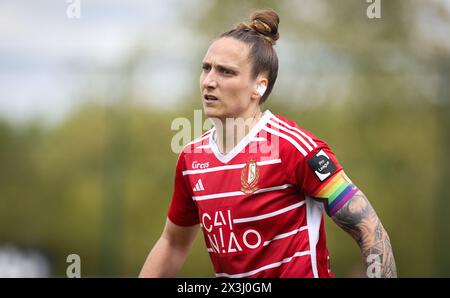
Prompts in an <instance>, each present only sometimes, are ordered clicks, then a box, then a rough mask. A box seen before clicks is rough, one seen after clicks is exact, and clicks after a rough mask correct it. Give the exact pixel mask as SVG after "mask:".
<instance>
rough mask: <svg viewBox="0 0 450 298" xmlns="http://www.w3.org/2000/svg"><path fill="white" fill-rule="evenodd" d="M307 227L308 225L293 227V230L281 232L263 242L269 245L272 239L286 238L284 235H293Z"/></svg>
mask: <svg viewBox="0 0 450 298" xmlns="http://www.w3.org/2000/svg"><path fill="white" fill-rule="evenodd" d="M307 229H308V226H303V227H301V228H300V229H295V230H293V231H290V232H287V233H283V234H280V235H277V236H275V237H273V238H272V240H268V241H265V242H264V246H267V245H269V244H270V242H272V241H274V240H279V239H283V238H286V237H289V236H292V235H295V234H297V233H298V232H301V231H304V230H307Z"/></svg>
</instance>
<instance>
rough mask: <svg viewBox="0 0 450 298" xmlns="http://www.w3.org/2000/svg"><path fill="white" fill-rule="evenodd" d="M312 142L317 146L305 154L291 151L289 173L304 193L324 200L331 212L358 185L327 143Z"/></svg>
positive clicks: (327, 209) (329, 212) (352, 193)
mask: <svg viewBox="0 0 450 298" xmlns="http://www.w3.org/2000/svg"><path fill="white" fill-rule="evenodd" d="M315 143H316V145H317V146H315V148H313V150H311V151H310V152H309V153H308V154H307V155H306V156H303V155H301V154H299V153H298V152H292V153H291V156H290V158H291V164H292V168H291V172H290V173H291V174H290V175H292V177H291V179H292V180H293V181H294V183H295V184H296V185H297V187H298V188H299V189H300V191H301V192H302V193H303V194H304V195H306V196H309V197H312V198H315V199H319V200H320V201H323V202H324V206H325V210H326V212H327V214H328V215H329V216H333V215H334V214H335V213H336V212H337V211H338V210H339V209H340V208H341V207H342V206H343V205H344V204H345V203H346V202H347V201H348V200H349V199H351V198H352V197H353V195H354V194H355V193H356V192H357V191H358V189H357V188H356V187H355V186H354V185H353V183H352V182H351V180H350V179H349V178H348V177H347V175H345V173H344V170H343V168H342V166H341V165H340V163H339V161H338V160H337V158H336V156H335V154H334V153H333V151H332V150H331V149H330V147H329V146H328V144H327V143H326V142H324V141H321V140H318V139H315Z"/></svg>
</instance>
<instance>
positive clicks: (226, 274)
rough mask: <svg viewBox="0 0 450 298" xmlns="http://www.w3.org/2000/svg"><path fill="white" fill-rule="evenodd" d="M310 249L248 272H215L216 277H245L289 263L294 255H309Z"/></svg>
mask: <svg viewBox="0 0 450 298" xmlns="http://www.w3.org/2000/svg"><path fill="white" fill-rule="evenodd" d="M309 254H310V251H309V250H308V251H299V252H296V253H295V254H294V255H293V256H292V257H289V258H285V259H283V260H282V261H280V262H276V263H272V264H269V265H266V266H263V267H260V268H258V269H255V270H252V271H249V272H245V273H239V274H228V273H216V276H217V277H231V278H240V277H247V276H250V275H253V274H256V273H258V272H261V271H264V270H267V269H271V268H276V267H280V266H281V265H283V264H284V263H289V262H290V261H292V259H293V258H295V257H301V256H306V255H309Z"/></svg>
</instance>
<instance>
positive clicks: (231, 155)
mask: <svg viewBox="0 0 450 298" xmlns="http://www.w3.org/2000/svg"><path fill="white" fill-rule="evenodd" d="M272 116H273V114H272V113H271V112H270V111H269V110H266V111H265V112H264V113H263V115H262V117H261V119H259V120H258V122H257V123H256V125H255V126H253V128H252V129H251V130H250V132H249V133H248V134H247V135H246V136H245V137H243V138H242V140H241V141H240V142H239V143H238V144H237V145H236V146H235V147H234V148H233V149H231V150H230V152H228V153H227V154H225V155H224V154H222V153H220V151H219V149H218V147H217V144H216V141H215V136H216V128H213V130H212V132H211V133H210V134H209V143H210V144H211V151H212V152H213V153H214V155H215V157H216V158H217V159H218V160H220V161H221V162H222V163H228V162H229V161H230V160H232V159H233V158H234V157H235V156H236V155H238V154H239V152H241V151H242V150H243V149H244V148H245V147H246V146H247V145H248V143H250V141H251V140H252V139H253V138H254V137H255V136H256V135H257V134H258V133H259V132H260V131H261V129H262V128H263V127H264V126H265V125H266V124H267V122H268V121H269V119H270V118H271V117H272Z"/></svg>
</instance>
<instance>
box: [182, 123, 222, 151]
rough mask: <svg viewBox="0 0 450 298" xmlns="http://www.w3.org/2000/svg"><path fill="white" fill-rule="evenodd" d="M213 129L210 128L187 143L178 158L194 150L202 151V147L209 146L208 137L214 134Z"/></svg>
mask: <svg viewBox="0 0 450 298" xmlns="http://www.w3.org/2000/svg"><path fill="white" fill-rule="evenodd" d="M214 130H215V129H214V128H211V129H210V130H208V131H207V132H205V133H204V134H202V135H201V136H200V137H198V138H195V139H194V140H192V141H191V142H189V143H187V144H186V145H185V146H184V147H183V149H182V150H181V153H180V156H185V155H189V154H192V153H194V152H196V149H202V148H203V147H204V146H208V145H209V141H210V136H211V134H212V133H213V132H214Z"/></svg>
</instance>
